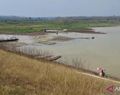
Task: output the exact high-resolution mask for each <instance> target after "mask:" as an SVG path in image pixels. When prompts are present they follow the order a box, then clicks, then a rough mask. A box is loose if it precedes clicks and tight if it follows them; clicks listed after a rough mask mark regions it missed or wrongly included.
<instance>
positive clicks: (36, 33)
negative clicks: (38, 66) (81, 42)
mask: <svg viewBox="0 0 120 95" xmlns="http://www.w3.org/2000/svg"><path fill="white" fill-rule="evenodd" d="M60 32H67V33H71V32H76V33H85V34H106V33H103V32H97V31H95V30H94V29H71V30H67V31H60ZM46 33H56V32H54V31H53V32H52V31H51V32H43V31H40V32H25V33H22V32H0V34H8V35H33V36H36V35H45V34H46ZM58 33H59V32H58Z"/></svg>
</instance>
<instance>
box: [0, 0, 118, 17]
mask: <svg viewBox="0 0 120 95" xmlns="http://www.w3.org/2000/svg"><path fill="white" fill-rule="evenodd" d="M0 15H2V16H26V17H56V16H63V17H64V16H120V0H0Z"/></svg>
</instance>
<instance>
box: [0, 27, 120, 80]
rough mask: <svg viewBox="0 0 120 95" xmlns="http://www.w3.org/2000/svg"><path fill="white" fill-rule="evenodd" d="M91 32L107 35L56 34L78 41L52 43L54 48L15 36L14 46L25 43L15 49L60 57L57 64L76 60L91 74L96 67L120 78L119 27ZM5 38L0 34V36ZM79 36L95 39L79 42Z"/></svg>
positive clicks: (27, 38) (25, 37) (100, 28)
mask: <svg viewBox="0 0 120 95" xmlns="http://www.w3.org/2000/svg"><path fill="white" fill-rule="evenodd" d="M93 29H94V30H95V31H97V32H104V33H107V34H83V33H75V32H72V33H59V34H58V35H59V36H66V37H71V38H77V39H73V40H69V41H63V42H62V41H54V42H55V43H56V44H54V45H47V44H41V43H38V42H37V41H36V40H35V39H34V37H32V36H23V35H22V36H20V35H19V36H17V35H16V36H17V37H18V38H19V39H20V40H19V42H17V43H25V45H22V46H20V47H18V48H23V49H28V48H29V49H31V50H32V49H37V50H43V51H49V52H51V53H52V54H55V55H61V56H62V58H61V59H60V60H58V61H60V62H65V63H66V64H72V63H73V60H75V61H78V63H80V64H81V63H82V64H84V67H85V68H88V69H90V70H93V71H96V68H97V67H103V68H104V69H105V72H106V73H107V74H110V75H112V76H115V77H119V78H120V27H119V26H118V27H99V28H93ZM5 36H6V35H0V37H5ZM7 36H8V35H7ZM9 36H12V35H9ZM48 36H49V37H51V36H56V34H55V33H51V34H48ZM80 37H95V39H79V38H80Z"/></svg>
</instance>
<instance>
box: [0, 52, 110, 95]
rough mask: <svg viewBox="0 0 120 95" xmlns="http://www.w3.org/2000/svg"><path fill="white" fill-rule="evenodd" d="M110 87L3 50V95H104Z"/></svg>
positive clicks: (0, 73)
mask: <svg viewBox="0 0 120 95" xmlns="http://www.w3.org/2000/svg"><path fill="white" fill-rule="evenodd" d="M109 83H110V82H108V81H104V80H100V79H96V78H93V77H90V76H89V77H88V76H86V75H83V74H80V73H76V70H75V69H71V68H67V67H64V66H62V65H59V64H52V63H50V62H44V61H37V60H34V59H30V58H27V57H24V56H20V55H16V54H13V53H9V52H6V51H2V50H0V95H104V94H103V92H104V91H103V90H104V89H105V87H106V85H108V84H109Z"/></svg>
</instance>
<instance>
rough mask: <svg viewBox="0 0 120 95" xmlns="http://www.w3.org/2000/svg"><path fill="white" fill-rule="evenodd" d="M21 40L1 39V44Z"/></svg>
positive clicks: (13, 38)
mask: <svg viewBox="0 0 120 95" xmlns="http://www.w3.org/2000/svg"><path fill="white" fill-rule="evenodd" d="M18 40H19V39H18V38H16V37H11V38H8V39H0V42H11V41H18Z"/></svg>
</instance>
